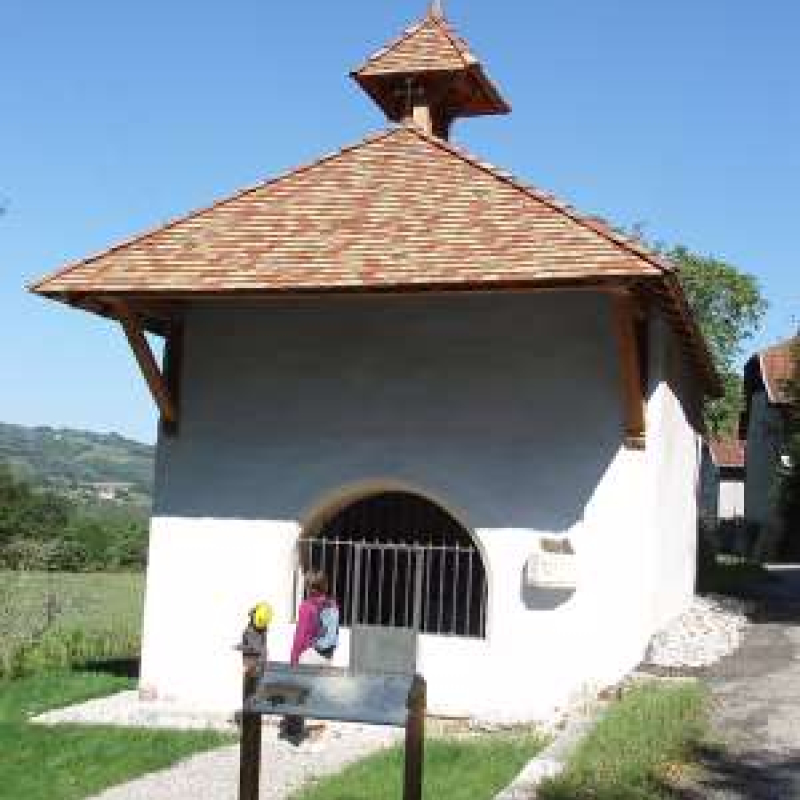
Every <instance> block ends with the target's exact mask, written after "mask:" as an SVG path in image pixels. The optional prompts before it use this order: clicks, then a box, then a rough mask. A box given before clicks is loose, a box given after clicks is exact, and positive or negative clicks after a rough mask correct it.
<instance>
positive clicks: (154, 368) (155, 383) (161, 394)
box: [112, 301, 178, 424]
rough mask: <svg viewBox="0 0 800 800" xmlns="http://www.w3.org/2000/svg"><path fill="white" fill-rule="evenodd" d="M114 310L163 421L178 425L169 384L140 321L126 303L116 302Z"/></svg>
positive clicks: (113, 305) (113, 306)
mask: <svg viewBox="0 0 800 800" xmlns="http://www.w3.org/2000/svg"><path fill="white" fill-rule="evenodd" d="M112 308H113V309H114V313H115V314H116V317H117V319H118V320H119V322H120V325H122V329H123V330H124V331H125V336H126V337H127V339H128V343H129V344H130V346H131V350H132V351H133V355H134V356H135V357H136V361H137V362H138V364H139V369H140V370H141V371H142V375H143V376H144V379H145V381H147V386H148V387H149V389H150V394H152V395H153V399H154V400H155V402H156V405H157V406H158V410H159V411H160V412H161V419H162V420H163V421H164V422H165V423H168V424H175V423H177V421H178V415H177V411H176V408H175V404H174V403H173V401H172V397H171V396H170V392H169V389H168V388H167V382H166V380H165V379H164V376H163V375H162V374H161V370H160V369H159V366H158V362H157V361H156V358H155V356H154V355H153V351H152V350H151V349H150V345H149V344H148V342H147V339H146V338H145V335H144V329H143V327H142V325H141V323H140V321H139V320H138V319H137V318H136V314H135V313H134V312H133V311H132V310H131V309H130V308H129V307H128V306H127V305H126V304H125V303H122V302H119V301H116V302H114V303H113V304H112Z"/></svg>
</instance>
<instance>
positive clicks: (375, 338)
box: [141, 294, 699, 720]
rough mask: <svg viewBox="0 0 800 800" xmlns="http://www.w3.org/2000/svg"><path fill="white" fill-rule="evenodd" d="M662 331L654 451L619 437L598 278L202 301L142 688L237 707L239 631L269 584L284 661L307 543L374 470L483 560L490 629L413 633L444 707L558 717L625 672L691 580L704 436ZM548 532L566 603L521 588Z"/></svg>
mask: <svg viewBox="0 0 800 800" xmlns="http://www.w3.org/2000/svg"><path fill="white" fill-rule="evenodd" d="M650 338H651V343H652V346H651V350H652V352H651V359H650V360H651V369H650V376H651V377H650V383H651V386H650V401H649V405H648V423H649V430H648V447H647V449H646V450H645V451H643V452H640V451H632V450H626V449H625V448H624V447H623V446H622V420H621V411H620V409H621V403H620V399H619V391H620V389H619V375H618V368H617V360H616V350H615V344H614V336H613V326H612V322H611V315H610V308H609V305H608V301H607V300H606V299H605V298H603V297H601V296H591V295H586V294H583V295H563V296H562V295H554V294H550V295H546V296H545V295H535V294H531V295H515V296H509V295H505V296H494V297H493V296H476V297H458V298H452V297H451V298H447V297H440V298H425V299H421V298H420V299H413V298H401V299H382V300H378V299H374V300H370V301H365V300H355V301H343V300H339V301H336V302H334V303H331V304H329V305H314V304H313V303H312V302H311V301H309V302H308V303H295V304H293V305H291V306H288V307H284V306H281V305H278V306H277V307H276V308H272V307H269V306H261V307H246V306H243V307H238V306H226V307H225V308H224V309H220V308H206V307H200V308H198V309H197V310H196V312H195V313H194V314H193V315H192V316H190V318H189V321H188V325H187V330H186V353H185V368H184V376H183V400H182V421H181V433H180V435H179V436H178V437H175V438H170V439H162V440H161V442H160V443H159V452H158V465H157V490H156V512H155V516H154V518H153V520H152V525H151V538H150V554H149V566H148V577H147V594H146V604H145V623H144V643H143V653H142V677H141V688H142V689H143V690H145V691H148V692H155V693H157V694H158V696H160V697H164V698H169V697H174V698H176V699H177V698H179V699H181V700H182V701H188V702H191V703H194V704H196V705H197V706H198V708H199V707H202V708H208V709H233V708H235V707H236V705H237V703H238V700H239V693H240V662H239V655H238V653H236V652H235V651H234V650H233V646H234V645H235V643H236V641H237V639H238V637H239V634H240V632H241V629H242V627H243V625H244V622H245V614H246V611H247V609H248V608H250V607H251V606H252V604H253V603H255V602H256V601H258V600H261V599H265V600H268V601H269V602H271V603H272V605H273V606H274V608H275V611H276V621H275V624H274V625H273V627H272V629H271V631H270V636H269V647H270V653H271V656H272V657H273V658H276V659H279V660H287V659H288V655H289V648H290V640H291V634H292V626H291V622H290V620H291V612H292V608H291V603H292V594H293V591H292V551H293V546H294V544H295V542H296V540H297V537H298V536H299V534H300V531H301V527H302V525H303V524H304V522H305V521H307V520H308V519H309V518H310V517H311V516H313V515H314V514H315V513H317V512H318V511H319V510H320V508H321V507H323V506H324V505H325V502H326V498H330V497H333V496H336V495H337V494H338V493H341V492H343V491H346V490H347V489H348V488H352V487H353V486H355V485H358V484H359V483H361V482H369V483H370V484H371V485H376V486H380V485H387V486H404V487H408V488H409V489H415V490H417V491H419V492H420V493H422V494H424V495H426V496H428V497H430V498H431V499H433V500H435V501H437V502H440V503H441V504H442V505H443V506H444V507H445V508H446V509H448V510H449V511H451V512H452V513H453V514H454V516H456V518H458V519H459V520H460V521H461V522H462V523H463V524H464V525H465V526H466V527H467V528H468V529H470V530H471V531H472V532H473V534H474V536H475V537H476V539H477V541H478V543H479V547H480V548H481V549H482V551H483V553H484V554H485V561H486V563H485V566H486V569H487V574H488V580H489V609H488V621H487V622H488V625H487V628H488V635H487V638H486V640H482V641H478V640H464V639H456V638H446V637H436V636H428V635H426V636H423V637H422V640H421V643H420V664H419V668H420V671H421V672H422V673H423V674H424V675H425V677H426V679H427V680H428V685H429V705H430V708H431V710H432V711H433V712H434V713H439V714H445V715H459V716H460V715H470V716H478V717H484V718H491V719H504V720H525V719H543V718H546V717H548V716H549V715H550V714H551V712H552V711H553V709H554V708H557V707H559V706H563V704H564V703H565V702H567V700H568V698H569V697H570V696H571V695H573V694H575V693H578V692H581V691H582V690H584V689H587V690H591V689H593V688H597V687H600V686H604V685H608V684H611V683H613V682H615V681H616V680H618V679H619V678H621V677H622V676H623V675H624V674H625V673H626V672H627V671H629V670H630V669H631V668H632V667H634V666H635V665H636V664H637V663H638V661H639V660H640V659H641V657H642V655H643V653H644V649H645V647H646V644H647V642H648V640H649V637H650V636H651V634H652V633H653V632H654V630H655V629H656V628H657V627H659V626H660V625H662V624H663V623H665V622H667V621H668V620H669V619H670V618H671V617H673V616H675V615H677V614H679V613H681V612H682V611H683V610H684V609H685V608H686V606H687V605H688V603H689V602H690V599H691V596H692V592H693V580H694V565H695V538H696V515H697V483H698V481H697V476H698V456H699V448H698V443H697V436H696V434H695V432H694V430H693V429H692V427H691V425H690V424H689V422H688V421H687V418H686V415H685V413H684V410H683V407H682V405H681V403H680V402H679V401H678V399H677V398H678V395H679V394H680V392H681V391H682V388H681V387H682V381H683V380H685V379H684V378H683V376H682V375H681V374H679V371H676V370H675V366H674V365H675V363H676V349H675V346H674V343H673V341H672V336H671V334H670V333H669V332H668V330H667V328H666V326H664V325H662V324H661V323H660V322H658V321H655V322H654V323H653V325H652V331H651V337H650ZM678 361H679V359H678ZM276 512H277V513H276ZM543 536H548V537H552V536H569V537H570V539H571V541H572V543H573V546H574V549H575V551H576V554H577V555H576V557H577V560H578V573H579V580H578V589H577V591H576V592H575V593H574V595H573V596H572V597H571V599H569V600H568V601H567V602H566V603H564V604H563V605H561V606H559V607H557V608H555V609H552V610H537V609H536V608H531V607H529V605H526V603H525V598H524V596H523V585H522V579H523V571H524V567H525V563H526V561H527V559H528V557H529V556H530V555H531V553H532V552H534V550H535V549H536V546H537V542H538V541H539V539H540V538H541V537H543ZM343 634H344V635H343V639H342V643H341V646H340V648H339V654H338V656H337V660H338V661H339V663H342V664H344V663H346V658H347V651H348V642H347V632H346V631H345V632H343Z"/></svg>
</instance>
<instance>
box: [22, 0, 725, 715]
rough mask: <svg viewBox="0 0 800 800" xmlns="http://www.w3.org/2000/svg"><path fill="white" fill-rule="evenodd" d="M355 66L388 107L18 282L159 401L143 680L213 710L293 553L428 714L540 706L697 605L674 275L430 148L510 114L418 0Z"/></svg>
mask: <svg viewBox="0 0 800 800" xmlns="http://www.w3.org/2000/svg"><path fill="white" fill-rule="evenodd" d="M353 77H354V78H355V80H356V81H357V82H358V84H359V85H360V86H361V87H362V88H363V89H364V90H365V91H366V92H367V94H368V95H369V96H370V97H371V98H372V99H373V100H374V101H375V102H376V103H377V104H378V105H379V106H380V107H381V108H382V109H383V111H384V112H385V113H386V115H387V116H388V118H389V119H390V120H391V121H392V122H393V123H396V124H395V125H393V126H392V127H390V128H388V129H387V130H384V131H383V132H380V133H378V134H377V135H373V136H370V137H369V138H367V139H365V140H364V141H361V142H359V143H357V144H355V145H352V146H350V147H347V148H345V149H343V150H341V151H339V152H338V153H336V154H334V155H330V156H326V157H324V158H322V159H320V160H319V161H316V162H315V163H313V164H310V165H308V166H305V167H302V168H300V169H298V170H296V171H294V172H291V173H289V174H287V175H284V176H282V177H279V178H276V179H274V180H269V181H266V182H264V183H261V184H258V185H257V186H254V187H252V188H249V189H246V190H244V191H242V192H240V193H238V194H236V195H234V196H233V197H231V198H229V199H226V200H222V201H220V202H217V203H215V204H214V205H212V206H210V207H209V208H207V209H204V210H202V211H198V212H195V213H193V214H190V215H188V216H186V217H184V218H182V219H179V220H176V221H174V222H171V223H169V224H168V225H166V226H164V227H162V228H159V229H157V230H155V231H152V232H150V233H147V234H144V235H143V236H140V237H138V238H135V239H132V240H130V241H128V242H126V243H123V244H120V245H117V246H115V247H113V248H111V249H110V250H107V251H106V252H104V253H100V254H99V255H96V256H93V257H91V258H89V259H87V260H85V261H82V262H80V263H78V264H74V265H71V266H69V267H67V268H66V269H64V270H62V271H60V272H58V273H56V274H55V275H53V276H51V277H49V278H45V279H43V280H42V281H40V282H39V283H37V284H36V285H35V286H34V287H33V289H34V291H36V292H37V293H39V294H40V295H43V296H46V297H50V298H53V299H56V300H60V301H62V302H66V303H69V304H71V305H74V306H77V307H79V308H82V309H85V310H87V311H91V312H94V313H96V314H100V315H102V316H105V317H108V318H111V319H116V320H119V321H120V323H121V324H122V327H123V329H124V331H125V333H126V335H127V337H128V339H129V341H130V343H131V346H132V348H133V351H134V353H135V355H136V358H137V359H138V361H139V364H140V366H141V368H142V371H143V373H144V375H145V377H146V379H147V381H148V384H149V386H150V388H151V391H152V393H153V396H154V398H155V401H156V402H157V403H158V406H159V408H160V410H161V417H162V424H161V428H160V435H159V442H158V453H157V464H156V484H155V500H154V513H153V519H152V524H151V533H150V550H149V560H148V572H147V599H146V608H145V621H144V644H143V652H142V673H141V687H142V689H143V691H146V692H148V693H149V694H151V695H157V696H159V697H164V698H181V699H183V700H185V701H190V702H194V703H195V704H197V705H198V706H205V707H216V706H221V707H228V708H230V707H232V706H234V705H235V704H236V703H237V700H238V696H239V692H240V672H239V663H238V661H237V654H236V653H235V652H234V650H233V648H232V645H233V643H234V641H235V639H236V638H237V634H238V632H239V630H240V628H241V626H242V623H243V620H244V616H245V613H246V611H247V609H248V608H249V607H250V605H251V604H252V603H253V602H254V601H256V600H258V599H261V598H264V599H268V600H269V601H270V602H271V603H272V604H273V605H274V608H275V613H276V617H275V623H274V625H273V626H272V629H271V631H270V644H269V647H270V654H271V657H273V658H276V659H285V658H287V657H288V654H289V645H290V639H291V634H292V622H293V619H294V614H295V610H296V607H297V603H298V600H299V597H300V595H301V594H302V575H301V574H300V573H301V572H302V570H303V569H304V568H308V567H311V566H314V567H316V568H320V569H323V570H324V571H325V572H326V573H327V574H328V577H329V579H330V582H331V584H332V586H333V591H334V593H335V594H336V596H337V598H338V600H339V603H340V605H341V606H342V617H343V621H344V628H343V631H342V645H341V647H340V648H339V652H338V654H337V663H340V664H346V663H347V659H348V654H349V644H350V637H351V636H352V637H353V638H354V641H355V640H358V641H361V639H360V637H362V636H369V635H373V634H376V635H377V634H381V635H383V634H387V633H388V634H391V632H392V631H393V630H395V629H398V628H409V627H411V628H414V627H416V628H417V629H419V631H420V636H419V640H418V655H417V658H418V667H419V669H420V671H421V672H422V673H424V675H425V676H426V678H427V680H428V686H429V695H428V696H429V705H430V708H431V710H432V711H434V712H438V713H443V714H473V715H478V716H492V717H504V718H508V719H514V718H516V719H527V718H535V717H538V716H541V715H542V714H545V713H548V712H549V711H550V710H551V709H552V708H553V707H554V706H558V705H561V704H563V703H564V702H566V701H567V699H568V698H569V697H570V696H571V695H573V694H574V693H576V692H579V691H581V690H583V689H585V688H586V687H596V686H599V685H607V684H610V683H612V682H614V681H616V680H618V679H619V678H620V677H621V676H623V675H624V674H625V673H626V672H627V671H628V670H630V669H631V668H632V667H634V666H635V665H636V664H637V663H638V662H639V660H640V659H641V657H642V655H643V654H644V651H645V648H646V645H647V643H648V640H649V639H650V637H651V635H652V634H653V632H654V631H655V630H656V629H658V628H659V627H661V626H662V625H664V623H665V622H667V621H668V620H670V619H671V618H673V617H674V616H676V615H677V614H679V613H681V612H682V611H684V610H685V609H686V607H687V606H688V604H689V603H690V600H691V598H692V594H693V587H694V579H695V544H696V531H697V517H698V485H699V472H700V452H701V438H700V433H699V432H700V430H701V429H702V423H701V408H702V402H703V397H704V395H706V394H709V393H718V392H719V380H718V376H717V375H716V373H715V371H714V368H713V366H712V362H711V360H710V357H709V354H708V351H707V348H706V345H705V342H704V340H703V338H702V335H701V334H700V332H699V329H698V327H697V325H696V324H695V321H694V319H693V318H692V316H691V313H690V311H689V308H688V305H687V303H686V300H685V297H684V295H683V293H682V290H681V287H680V284H679V281H678V277H677V274H676V272H675V269H674V267H673V266H672V265H671V264H669V263H666V262H665V261H663V260H662V259H661V258H660V257H659V256H658V255H657V254H655V253H653V252H651V251H649V250H647V249H645V248H644V247H643V246H642V245H641V244H640V243H639V242H637V241H634V240H632V239H629V238H627V237H625V236H623V235H621V234H620V233H619V232H617V231H615V230H614V229H612V228H611V227H609V226H607V225H605V224H603V223H601V222H599V221H597V220H595V219H593V218H589V217H585V216H581V215H580V214H578V213H577V212H576V211H574V210H573V209H571V208H570V207H568V206H566V205H564V204H562V203H561V202H559V201H558V200H556V199H555V198H553V197H552V196H551V195H549V194H546V193H544V192H541V191H539V190H537V189H533V188H531V187H530V186H527V185H525V184H523V183H521V182H519V181H518V180H516V179H514V178H512V177H511V176H509V175H508V174H507V173H505V172H503V171H501V170H499V169H497V168H495V167H493V166H491V165H488V164H486V163H485V162H484V161H481V160H478V159H477V158H475V157H473V156H471V155H468V154H467V153H465V152H464V151H463V150H462V149H460V148H458V147H456V146H454V145H453V144H451V143H450V142H449V141H448V133H449V129H450V126H451V123H452V122H453V121H454V120H456V119H457V118H461V117H470V116H476V115H481V114H502V113H506V112H507V111H508V110H509V109H508V106H507V105H506V103H505V102H504V101H503V99H502V98H501V96H500V94H499V92H498V91H497V89H496V88H495V86H494V85H493V84H492V83H491V81H490V80H489V79H488V77H487V76H486V74H485V73H484V71H483V68H482V67H481V65H480V64H479V63H478V61H477V60H476V59H475V57H474V56H473V55H472V53H471V52H470V50H469V49H468V47H467V45H466V44H465V43H464V42H463V41H462V40H460V39H459V38H458V37H457V36H456V35H455V33H454V32H453V30H452V28H451V27H450V26H449V24H448V23H447V22H446V21H445V20H444V18H443V17H442V16H441V14H440V13H439V12H438V11H437V10H436V8H435V7H434V8H433V9H432V10H431V12H430V13H429V15H428V16H427V17H426V18H425V19H424V20H423V21H422V22H420V23H419V24H418V25H416V26H414V27H413V28H411V29H410V30H409V31H407V32H406V33H405V34H404V35H403V36H402V37H401V38H400V39H398V40H397V41H396V42H394V43H393V44H392V45H390V46H389V47H387V48H385V49H384V50H382V51H380V52H379V53H378V54H377V55H375V56H374V57H372V58H371V59H369V60H368V61H367V62H366V64H365V65H364V66H363V67H362V68H361V69H359V70H358V71H357V72H355V73H353ZM145 332H149V333H151V334H155V335H158V336H162V337H164V340H165V360H164V364H163V366H161V365H159V364H158V363H157V362H156V360H155V358H154V356H153V354H152V352H151V350H150V347H149V345H148V342H147V340H146V338H145ZM187 609H190V613H187ZM388 652H389V650H388V649H387V650H386V653H387V654H388Z"/></svg>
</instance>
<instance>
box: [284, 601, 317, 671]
mask: <svg viewBox="0 0 800 800" xmlns="http://www.w3.org/2000/svg"><path fill="white" fill-rule="evenodd" d="M324 603H325V595H322V594H315V595H312V596H311V597H307V598H306V599H305V600H303V602H302V603H300V610H299V611H298V612H297V625H296V627H295V629H294V641H293V642H292V656H291V658H290V659H289V660H290V662H291V663H292V664H293V665H295V664H299V663H300V656H302V655H303V653H305V651H306V650H308V649H309V648H310V647H312V646H313V644H314V639H315V638H316V637H317V624H318V623H317V621H318V619H319V612H320V608H321V606H323V605H324Z"/></svg>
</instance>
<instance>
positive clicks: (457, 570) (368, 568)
mask: <svg viewBox="0 0 800 800" xmlns="http://www.w3.org/2000/svg"><path fill="white" fill-rule="evenodd" d="M298 565H299V572H300V573H305V572H307V571H309V570H312V569H313V570H320V571H322V572H324V573H325V574H326V576H327V578H328V583H329V585H330V587H331V594H333V595H334V596H335V597H336V599H337V601H338V603H339V606H340V608H341V613H342V622H343V624H344V625H352V624H353V623H354V621H355V622H356V623H358V624H359V625H371V626H380V627H386V628H413V629H416V630H418V631H419V632H420V633H427V634H434V635H441V636H459V637H470V638H484V637H485V636H486V616H487V602H488V591H487V588H488V587H487V578H486V569H485V566H484V562H483V558H482V555H481V552H480V550H479V549H478V547H477V544H476V542H475V539H474V538H473V536H472V535H471V534H470V533H469V531H468V530H467V529H466V528H464V526H463V525H461V523H459V522H458V521H457V520H456V519H455V518H454V517H453V516H452V515H451V514H449V513H448V512H447V511H445V510H444V509H443V508H442V507H441V506H439V505H437V504H436V503H434V502H432V501H431V500H428V499H427V498H425V497H423V496H421V495H418V494H414V493H412V492H408V491H380V492H375V493H372V494H370V495H368V496H362V497H360V498H358V499H355V500H351V501H349V502H347V503H343V504H342V503H340V504H335V505H334V507H333V508H331V509H329V510H328V511H326V512H323V513H322V514H320V515H317V518H316V519H315V520H313V521H312V522H311V523H310V524H309V526H308V527H307V528H306V530H305V531H304V532H303V536H302V537H301V539H300V542H299V544H298ZM299 592H302V587H301V586H299Z"/></svg>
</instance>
